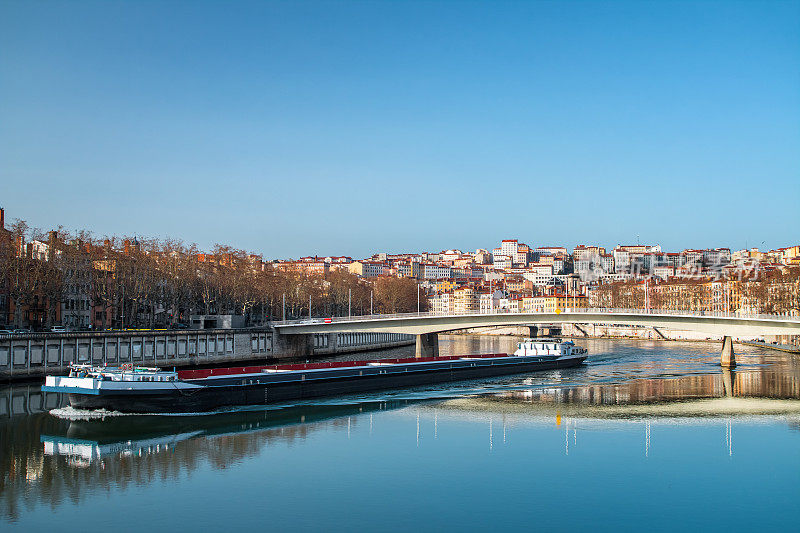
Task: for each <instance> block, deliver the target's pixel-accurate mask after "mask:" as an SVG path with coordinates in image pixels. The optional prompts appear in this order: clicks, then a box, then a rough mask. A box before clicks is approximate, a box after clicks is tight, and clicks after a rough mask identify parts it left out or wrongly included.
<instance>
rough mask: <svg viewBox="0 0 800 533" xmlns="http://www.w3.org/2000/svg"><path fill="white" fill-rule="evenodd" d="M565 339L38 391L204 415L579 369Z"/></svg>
mask: <svg viewBox="0 0 800 533" xmlns="http://www.w3.org/2000/svg"><path fill="white" fill-rule="evenodd" d="M586 357H587V356H586V350H585V349H583V348H580V347H577V346H575V345H574V344H573V343H572V342H571V341H567V342H561V341H559V340H557V339H544V340H542V339H536V340H534V339H525V340H524V341H523V342H521V343H519V345H518V349H517V351H516V352H514V354H513V355H508V354H482V355H468V356H450V357H429V358H413V357H412V358H406V359H380V360H374V361H342V362H330V363H305V364H294V365H272V366H247V367H232V368H212V369H201V370H180V371H168V370H162V369H159V368H144V367H135V366H132V365H122V366H119V367H97V366H92V365H73V366H72V367H71V369H70V373H69V375H68V376H47V378H46V380H45V385H44V386H43V387H42V390H43V391H45V392H60V393H65V394H67V395H68V398H69V403H70V405H71V406H72V407H74V408H76V409H92V410H94V409H104V410H107V411H117V412H122V413H178V412H180V413H186V412H207V411H214V410H218V409H222V408H229V407H236V406H246V405H263V404H269V403H276V402H287V401H295V400H305V399H310V398H317V397H323V396H334V395H339V394H352V393H359V392H368V391H376V390H386V389H397V388H403V387H413V386H419V385H428V384H433V383H443V382H448V381H460V380H468V379H479V378H484V377H492V376H500V375H506V374H518V373H523V372H532V371H538V370H554V369H561V368H569V367H574V366H577V365H580V364H581V363H583V361H584V360H585V359H586Z"/></svg>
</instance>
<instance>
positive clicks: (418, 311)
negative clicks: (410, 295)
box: [417, 283, 421, 314]
mask: <svg viewBox="0 0 800 533" xmlns="http://www.w3.org/2000/svg"><path fill="white" fill-rule="evenodd" d="M420 290H421V287H420V286H419V283H417V314H419V313H420V303H419V302H420V298H419V292H420Z"/></svg>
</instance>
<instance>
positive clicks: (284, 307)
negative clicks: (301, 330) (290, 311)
mask: <svg viewBox="0 0 800 533" xmlns="http://www.w3.org/2000/svg"><path fill="white" fill-rule="evenodd" d="M283 321H284V322H286V293H285V292H284V293H283Z"/></svg>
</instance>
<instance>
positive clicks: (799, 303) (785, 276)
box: [593, 267, 800, 315]
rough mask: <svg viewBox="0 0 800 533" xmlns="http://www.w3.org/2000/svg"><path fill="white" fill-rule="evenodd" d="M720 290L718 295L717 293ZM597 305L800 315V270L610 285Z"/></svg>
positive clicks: (598, 294)
mask: <svg viewBox="0 0 800 533" xmlns="http://www.w3.org/2000/svg"><path fill="white" fill-rule="evenodd" d="M715 291H716V293H715ZM594 298H595V300H594V302H593V304H594V305H597V306H599V307H617V308H633V309H643V308H644V307H645V306H646V305H648V304H649V307H650V308H651V309H675V310H687V311H725V312H735V311H739V310H742V311H745V312H749V313H765V314H779V315H783V314H800V268H798V267H793V268H786V269H782V270H774V271H772V272H769V273H766V274H764V275H762V276H758V277H755V278H754V277H750V278H748V277H745V278H743V279H742V280H739V279H738V276H737V277H734V278H731V279H720V280H708V279H698V278H688V279H681V280H670V281H665V282H660V283H649V284H647V285H645V284H644V283H642V282H640V281H625V282H616V283H608V284H604V285H601V286H600V287H598V288H597V289H596V293H595V295H594Z"/></svg>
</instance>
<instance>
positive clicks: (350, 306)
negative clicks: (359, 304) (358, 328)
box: [347, 289, 353, 318]
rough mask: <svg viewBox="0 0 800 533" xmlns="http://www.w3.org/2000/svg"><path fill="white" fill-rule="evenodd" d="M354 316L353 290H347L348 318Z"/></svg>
mask: <svg viewBox="0 0 800 533" xmlns="http://www.w3.org/2000/svg"><path fill="white" fill-rule="evenodd" d="M352 316H353V289H347V317H348V318H351V317H352Z"/></svg>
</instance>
